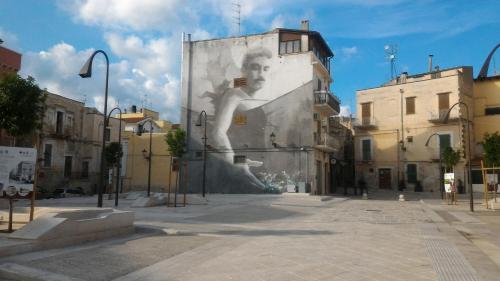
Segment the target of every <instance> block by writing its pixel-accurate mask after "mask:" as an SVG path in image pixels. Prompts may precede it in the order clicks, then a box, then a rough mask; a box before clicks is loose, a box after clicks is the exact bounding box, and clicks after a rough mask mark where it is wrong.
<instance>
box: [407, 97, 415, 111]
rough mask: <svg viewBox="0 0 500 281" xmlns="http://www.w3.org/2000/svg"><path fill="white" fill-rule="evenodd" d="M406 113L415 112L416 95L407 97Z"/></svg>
mask: <svg viewBox="0 0 500 281" xmlns="http://www.w3.org/2000/svg"><path fill="white" fill-rule="evenodd" d="M406 114H407V115H409V114H415V97H410V98H406Z"/></svg>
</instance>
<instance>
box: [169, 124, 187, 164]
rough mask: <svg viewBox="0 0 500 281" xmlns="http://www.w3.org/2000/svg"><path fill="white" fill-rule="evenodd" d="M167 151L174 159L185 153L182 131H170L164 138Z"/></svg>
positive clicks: (184, 137) (183, 132)
mask: <svg viewBox="0 0 500 281" xmlns="http://www.w3.org/2000/svg"><path fill="white" fill-rule="evenodd" d="M165 142H166V143H167V144H168V150H169V151H170V153H171V154H172V156H174V157H179V158H180V157H182V155H183V154H184V153H186V132H185V131H184V130H182V129H175V130H170V131H169V132H168V134H167V136H166V137H165Z"/></svg>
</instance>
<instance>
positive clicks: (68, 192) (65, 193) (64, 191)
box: [52, 187, 85, 198]
mask: <svg viewBox="0 0 500 281" xmlns="http://www.w3.org/2000/svg"><path fill="white" fill-rule="evenodd" d="M83 195H85V193H84V192H83V188H81V187H65V188H56V190H54V193H53V197H52V198H66V197H78V196H83Z"/></svg>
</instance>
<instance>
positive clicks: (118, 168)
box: [107, 107, 123, 207]
mask: <svg viewBox="0 0 500 281" xmlns="http://www.w3.org/2000/svg"><path fill="white" fill-rule="evenodd" d="M115 110H118V111H120V125H119V128H118V144H119V145H120V148H121V147H122V110H121V109H120V108H119V107H115V108H113V109H111V111H110V112H109V114H108V122H107V123H108V124H109V118H111V113H113V111H115ZM122 156H123V154H122V155H121V156H120V162H119V163H118V167H116V174H117V176H116V178H117V181H116V191H115V207H116V206H118V187H119V185H120V167H121V165H122V163H121V161H122Z"/></svg>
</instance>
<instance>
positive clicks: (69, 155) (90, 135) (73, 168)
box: [38, 93, 123, 193]
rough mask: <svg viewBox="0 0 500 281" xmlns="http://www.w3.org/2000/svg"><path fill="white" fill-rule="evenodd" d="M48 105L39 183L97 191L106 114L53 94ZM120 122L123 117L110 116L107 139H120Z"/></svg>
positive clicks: (52, 186) (49, 189) (52, 187)
mask: <svg viewBox="0 0 500 281" xmlns="http://www.w3.org/2000/svg"><path fill="white" fill-rule="evenodd" d="M46 107H47V109H46V111H45V117H44V120H43V128H42V132H41V134H40V136H41V137H40V145H39V147H40V149H39V158H40V159H41V160H42V161H41V163H40V169H39V171H40V172H39V182H38V186H41V187H42V188H44V189H45V190H46V191H52V190H54V189H55V188H59V187H81V188H82V189H83V190H84V191H85V192H86V193H94V192H95V190H96V188H97V184H98V182H99V174H100V163H101V162H100V159H101V149H102V132H103V128H102V127H103V125H104V124H103V121H104V120H103V115H102V113H100V112H99V111H98V110H97V109H95V108H90V107H85V104H84V103H83V102H79V101H76V100H72V99H69V98H66V97H63V96H59V95H56V94H52V93H48V95H47V100H46ZM119 125H120V121H119V119H116V118H110V121H109V127H108V129H107V132H108V134H107V141H109V142H112V141H113V142H116V141H118V128H119ZM122 126H123V124H122Z"/></svg>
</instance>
